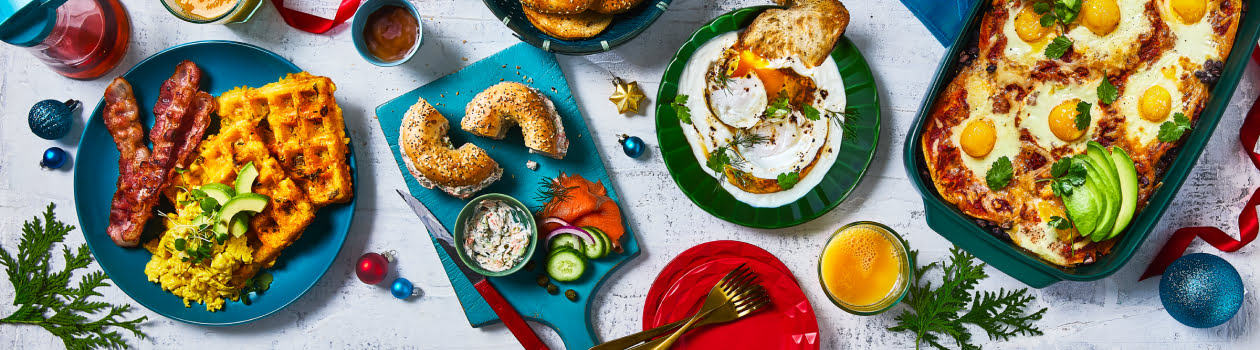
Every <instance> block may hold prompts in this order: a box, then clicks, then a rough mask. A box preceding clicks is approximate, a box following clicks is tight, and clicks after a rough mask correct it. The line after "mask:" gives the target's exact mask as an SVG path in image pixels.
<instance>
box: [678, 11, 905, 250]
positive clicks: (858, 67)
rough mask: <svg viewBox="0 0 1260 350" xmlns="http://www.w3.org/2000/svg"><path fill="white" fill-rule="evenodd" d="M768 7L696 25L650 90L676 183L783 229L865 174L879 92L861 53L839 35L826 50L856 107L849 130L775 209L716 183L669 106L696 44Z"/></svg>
mask: <svg viewBox="0 0 1260 350" xmlns="http://www.w3.org/2000/svg"><path fill="white" fill-rule="evenodd" d="M770 8H774V6H759V7H749V8H743V9H738V10H735V11H731V12H728V13H726V14H724V15H722V16H719V17H718V18H716V19H714V20H713V21H712V22H709V23H708V24H706V25H704V26H703V27H700V30H698V31H696V33H695V34H692V35H691V39H690V40H687V42H686V43H685V44H683V46H682V48H680V49H678V53H677V54H675V55H674V59H673V61H671V62H670V63H669V67H668V68H666V69H665V76H664V77H663V78H661V87H660V91H659V92H658V93H657V95H656V139H657V142H659V143H660V148H661V157H662V158H664V159H665V166H666V167H667V168H669V175H670V176H671V177H673V178H674V183H676V184H678V188H679V189H682V191H683V193H684V194H686V195H687V198H690V199H691V201H692V202H694V203H696V205H698V206H700V208H701V209H704V211H707V212H709V214H713V216H716V217H718V218H721V219H722V220H726V221H730V222H733V223H736V224H740V225H744V226H749V227H758V228H783V227H789V226H795V225H799V224H801V223H804V222H806V221H809V220H813V219H815V218H818V217H819V216H822V215H823V214H826V213H827V212H828V211H831V209H834V208H835V207H836V206H837V205H839V204H840V202H843V201H844V199H845V198H846V197H848V196H849V193H850V192H852V191H853V188H855V187H857V184H858V181H859V180H861V179H862V175H863V174H865V173H866V169H867V167H868V166H870V164H871V158H873V157H874V156H875V146H876V145H878V144H879V119H880V114H879V113H880V112H879V93H878V92H877V91H876V88H875V77H874V75H873V74H871V68H870V66H868V65H867V64H866V59H865V58H863V57H862V53H861V52H859V51H858V49H857V47H856V46H854V45H853V42H851V41H849V39H848V38H844V37H841V38H840V42H839V43H837V44H836V48H835V50H834V51H832V52H831V57H832V58H833V59H835V61H836V66H837V68H839V70H840V76H841V77H842V78H844V85H845V86H844V91H845V94H847V99H848V109H849V110H854V111H857V113H858V116H859V117H858V118H855V119H856V120H854V121H852V122H851V123H852V124H851V125H852V129H850V131H851V132H846V133H845V135H844V137H845V139H844V142H843V143H842V144H841V146H840V152H839V154H838V157H837V158H836V163H835V164H834V165H832V166H831V169H830V170H828V171H827V176H826V177H824V178H823V180H822V182H821V183H819V184H818V186H815V187H814V188H813V189H812V190H810V191H809V192H808V193H806V194H805V196H804V197H801V199H798V200H796V201H795V202H792V203H789V204H787V205H784V206H781V207H778V208H756V207H753V206H750V205H748V204H744V202H740V201H739V200H737V199H735V197H733V196H731V194H730V193H727V192H726V190H724V189H722V187H721V186H719V184H718V182H717V180H716V179H714V178H713V177H712V176H711V175H709V174H708V171H709V170H708V168H705V167H704V165H703V164H700V163H699V162H697V161H696V157H695V155H693V153H692V151H691V144H690V143H689V142H687V138H686V137H685V136H683V130H682V126H681V125H680V124H679V122H678V116H677V115H675V114H674V109H673V108H672V107H670V105H669V104H670V102H673V101H674V95H677V94H678V77H679V76H680V75H682V71H683V67H684V66H686V65H687V60H689V59H691V55H692V54H693V53H695V51H696V49H698V48H700V46H701V45H704V43H705V42H708V41H709V40H710V39H713V38H714V37H716V36H718V35H720V34H724V33H726V32H731V31H736V30H740V29H743V28H744V27H747V26H748V25H749V24H750V23H752V21H753V19H755V18H756V17H757V15H758V14H760V13H761V11H765V10H766V9H770Z"/></svg>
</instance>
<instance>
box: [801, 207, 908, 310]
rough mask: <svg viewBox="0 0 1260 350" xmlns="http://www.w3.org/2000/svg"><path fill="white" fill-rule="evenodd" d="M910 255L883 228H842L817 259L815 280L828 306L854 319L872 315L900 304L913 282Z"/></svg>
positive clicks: (861, 223)
mask: <svg viewBox="0 0 1260 350" xmlns="http://www.w3.org/2000/svg"><path fill="white" fill-rule="evenodd" d="M912 268H913V267H911V266H910V254H909V252H908V251H907V250H906V244H905V243H904V242H903V241H902V240H901V236H898V235H897V232H895V231H893V230H892V229H890V228H888V226H884V225H882V224H879V223H876V222H870V221H858V222H854V223H851V224H848V225H844V227H841V228H840V229H839V230H836V233H834V234H832V235H831V239H828V240H827V245H825V246H824V247H823V251H822V255H821V256H819V257H818V280H819V282H821V283H822V287H823V292H824V293H826V294H827V298H829V299H831V302H832V303H834V304H836V306H839V307H840V308H841V309H844V311H848V312H849V313H852V314H857V315H863V316H867V315H875V314H878V313H881V312H884V311H886V310H888V309H889V308H891V307H892V306H893V305H897V303H899V302H901V299H902V298H904V297H905V296H906V291H908V290H909V289H910V283H911V282H912V281H911V280H910V279H911V277H910V276H911V274H910V270H911V269H912Z"/></svg>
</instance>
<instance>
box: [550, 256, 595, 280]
mask: <svg viewBox="0 0 1260 350" xmlns="http://www.w3.org/2000/svg"><path fill="white" fill-rule="evenodd" d="M583 273H586V259H585V258H582V255H580V254H578V252H577V251H575V250H564V249H562V250H560V251H559V252H556V253H555V254H552V255H551V257H548V258H547V275H549V276H551V279H553V280H556V281H559V282H572V281H576V280H577V279H578V278H581V277H582V274H583Z"/></svg>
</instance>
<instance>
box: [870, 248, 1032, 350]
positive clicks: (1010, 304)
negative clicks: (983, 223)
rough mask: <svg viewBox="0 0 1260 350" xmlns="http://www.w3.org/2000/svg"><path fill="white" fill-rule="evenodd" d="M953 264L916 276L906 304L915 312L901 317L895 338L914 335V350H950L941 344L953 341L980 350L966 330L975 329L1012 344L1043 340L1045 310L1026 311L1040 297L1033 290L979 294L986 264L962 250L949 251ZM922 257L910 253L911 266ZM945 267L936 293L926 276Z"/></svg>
mask: <svg viewBox="0 0 1260 350" xmlns="http://www.w3.org/2000/svg"><path fill="white" fill-rule="evenodd" d="M949 252H950V257H949V264H948V265H943V264H940V263H939V262H934V263H931V264H928V265H925V266H923V267H915V268H914V270H913V274H914V279H913V281H914V283H915V285H911V286H910V291H909V294H908V295H907V296H906V300H905V303H906V305H909V306H910V310H904V311H902V312H901V314H900V315H897V317H896V321H897V325H896V326H894V327H890V328H888V330H890V331H894V332H901V331H906V332H913V333H914V335H915V338H914V344H915V348H918V347H919V344H923V343H927V344H928V345H931V346H933V347H935V348H938V349H946V347H945V345H943V344H942V343H941V342H942V341H943V340H944V339H943V338H942V335H943V336H948V337H950V338H952V339H953V340H954V343H955V344H957V345H958V347H960V348H962V349H979V348H980V347H979V346H977V345H975V344H973V343H971V333H970V331H968V330H967V328H966V327H965V326H964V325H966V324H971V325H974V326H976V327H979V328H980V329H982V330H984V332H985V333H986V334H988V336H989V339H991V340H1009V339H1010V338H1012V337H1014V336H1017V335H1041V330H1040V329H1038V328H1037V327H1036V326H1035V325H1033V322H1035V321H1037V320H1040V319H1041V317H1042V316H1043V315H1044V314H1045V312H1046V309H1045V308H1042V309H1041V310H1038V311H1036V312H1033V313H1031V314H1029V313H1028V312H1027V311H1026V309H1027V308H1028V306H1029V304H1031V303H1032V302H1033V301H1034V300H1036V297H1034V296H1032V295H1030V294H1028V289H1027V288H1024V289H1019V290H1010V291H1008V290H1006V289H999V290H998V291H997V292H996V293H994V292H978V293H977V292H974V289H975V288H976V284H977V283H979V282H980V280H983V279H985V278H987V277H988V275H987V274H985V273H984V266H985V264H984V263H980V264H979V265H976V264H975V256H972V255H971V254H969V253H967V252H964V251H963V250H962V249H959V248H958V247H953V248H950V250H949ZM918 255H919V252H918V251H914V250H912V251H910V263H911V264H912V265H914V264H915V262H916V261H917V260H918ZM936 267H940V268H941V270H942V272H943V274H944V276H943V278H942V280H941V285H940V286H939V287H937V288H932V283H931V282H924V281H923V275H924V274H925V273H927V271H929V270H931V269H933V268H936Z"/></svg>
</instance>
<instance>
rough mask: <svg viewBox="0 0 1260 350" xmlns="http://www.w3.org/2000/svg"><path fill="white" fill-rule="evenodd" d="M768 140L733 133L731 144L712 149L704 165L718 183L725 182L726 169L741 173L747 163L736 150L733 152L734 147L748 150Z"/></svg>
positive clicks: (741, 133) (745, 133)
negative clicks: (715, 177) (733, 153)
mask: <svg viewBox="0 0 1260 350" xmlns="http://www.w3.org/2000/svg"><path fill="white" fill-rule="evenodd" d="M769 140H770V138H768V137H765V136H762V135H757V134H753V133H747V132H737V133H735V136H733V137H731V142H729V143H727V144H725V145H722V146H719V147H718V148H714V149H713V152H709V159H708V160H707V161H706V162H705V164H704V165H705V166H706V167H708V168H709V170H712V171H713V173H714V175H715V176H717V178H718V182H721V181H724V180H726V169H727V167H730V168H731V169H732V170H734V171H736V172H743V171H744V170H743V166H744V164H746V163H748V160H747V159H745V158H744V155H743V154H742V153H740V152H739V151H738V150H734V147H735V146H739V147H744V148H748V147H752V146H754V145H757V144H761V143H765V142H767V141H769ZM733 150H734V151H735V156H734V157H732V156H731V154H730V153H731V152H730V151H733Z"/></svg>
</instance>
